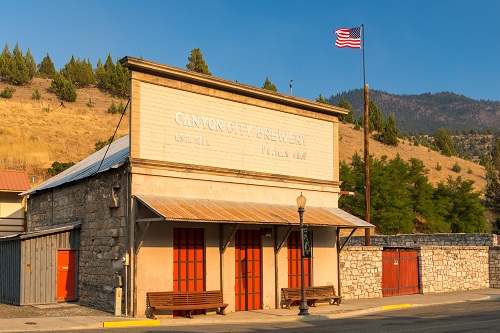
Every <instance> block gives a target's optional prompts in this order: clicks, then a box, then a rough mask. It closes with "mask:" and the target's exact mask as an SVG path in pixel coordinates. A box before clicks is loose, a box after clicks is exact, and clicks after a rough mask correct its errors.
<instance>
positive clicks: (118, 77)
mask: <svg viewBox="0 0 500 333" xmlns="http://www.w3.org/2000/svg"><path fill="white" fill-rule="evenodd" d="M109 86H110V88H111V91H112V92H113V93H114V94H116V95H118V96H122V97H125V96H128V95H129V93H130V76H129V71H128V68H125V67H123V66H122V65H121V64H120V62H119V61H117V62H116V65H115V67H114V71H113V73H112V74H111V77H110V78H109Z"/></svg>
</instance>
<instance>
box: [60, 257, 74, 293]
mask: <svg viewBox="0 0 500 333" xmlns="http://www.w3.org/2000/svg"><path fill="white" fill-rule="evenodd" d="M57 300H58V301H74V300H76V250H58V251H57Z"/></svg>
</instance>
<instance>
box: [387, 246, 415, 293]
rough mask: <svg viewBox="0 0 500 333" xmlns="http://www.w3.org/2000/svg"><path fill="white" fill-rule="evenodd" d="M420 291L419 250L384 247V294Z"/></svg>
mask: <svg viewBox="0 0 500 333" xmlns="http://www.w3.org/2000/svg"><path fill="white" fill-rule="evenodd" d="M418 293H419V287H418V254H417V251H415V250H411V249H384V251H383V252H382V296H384V297H385V296H399V295H410V294H418Z"/></svg>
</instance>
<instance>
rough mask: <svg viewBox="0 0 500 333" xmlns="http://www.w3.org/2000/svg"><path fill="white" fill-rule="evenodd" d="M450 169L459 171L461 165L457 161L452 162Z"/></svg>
mask: <svg viewBox="0 0 500 333" xmlns="http://www.w3.org/2000/svg"><path fill="white" fill-rule="evenodd" d="M451 171H453V172H456V173H459V172H460V171H462V167H461V166H460V165H458V162H455V164H453V167H451Z"/></svg>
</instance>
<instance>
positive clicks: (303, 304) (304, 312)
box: [297, 192, 309, 316]
mask: <svg viewBox="0 0 500 333" xmlns="http://www.w3.org/2000/svg"><path fill="white" fill-rule="evenodd" d="M305 206H306V197H304V196H303V195H302V192H300V195H299V196H298V197H297V207H298V211H299V217H300V247H301V249H302V250H301V256H300V267H301V269H300V280H301V283H302V285H301V291H302V296H301V298H300V307H299V310H300V312H299V316H308V315H309V307H308V306H307V300H306V281H305V278H304V221H303V217H304V210H305V209H304V207H305Z"/></svg>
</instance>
